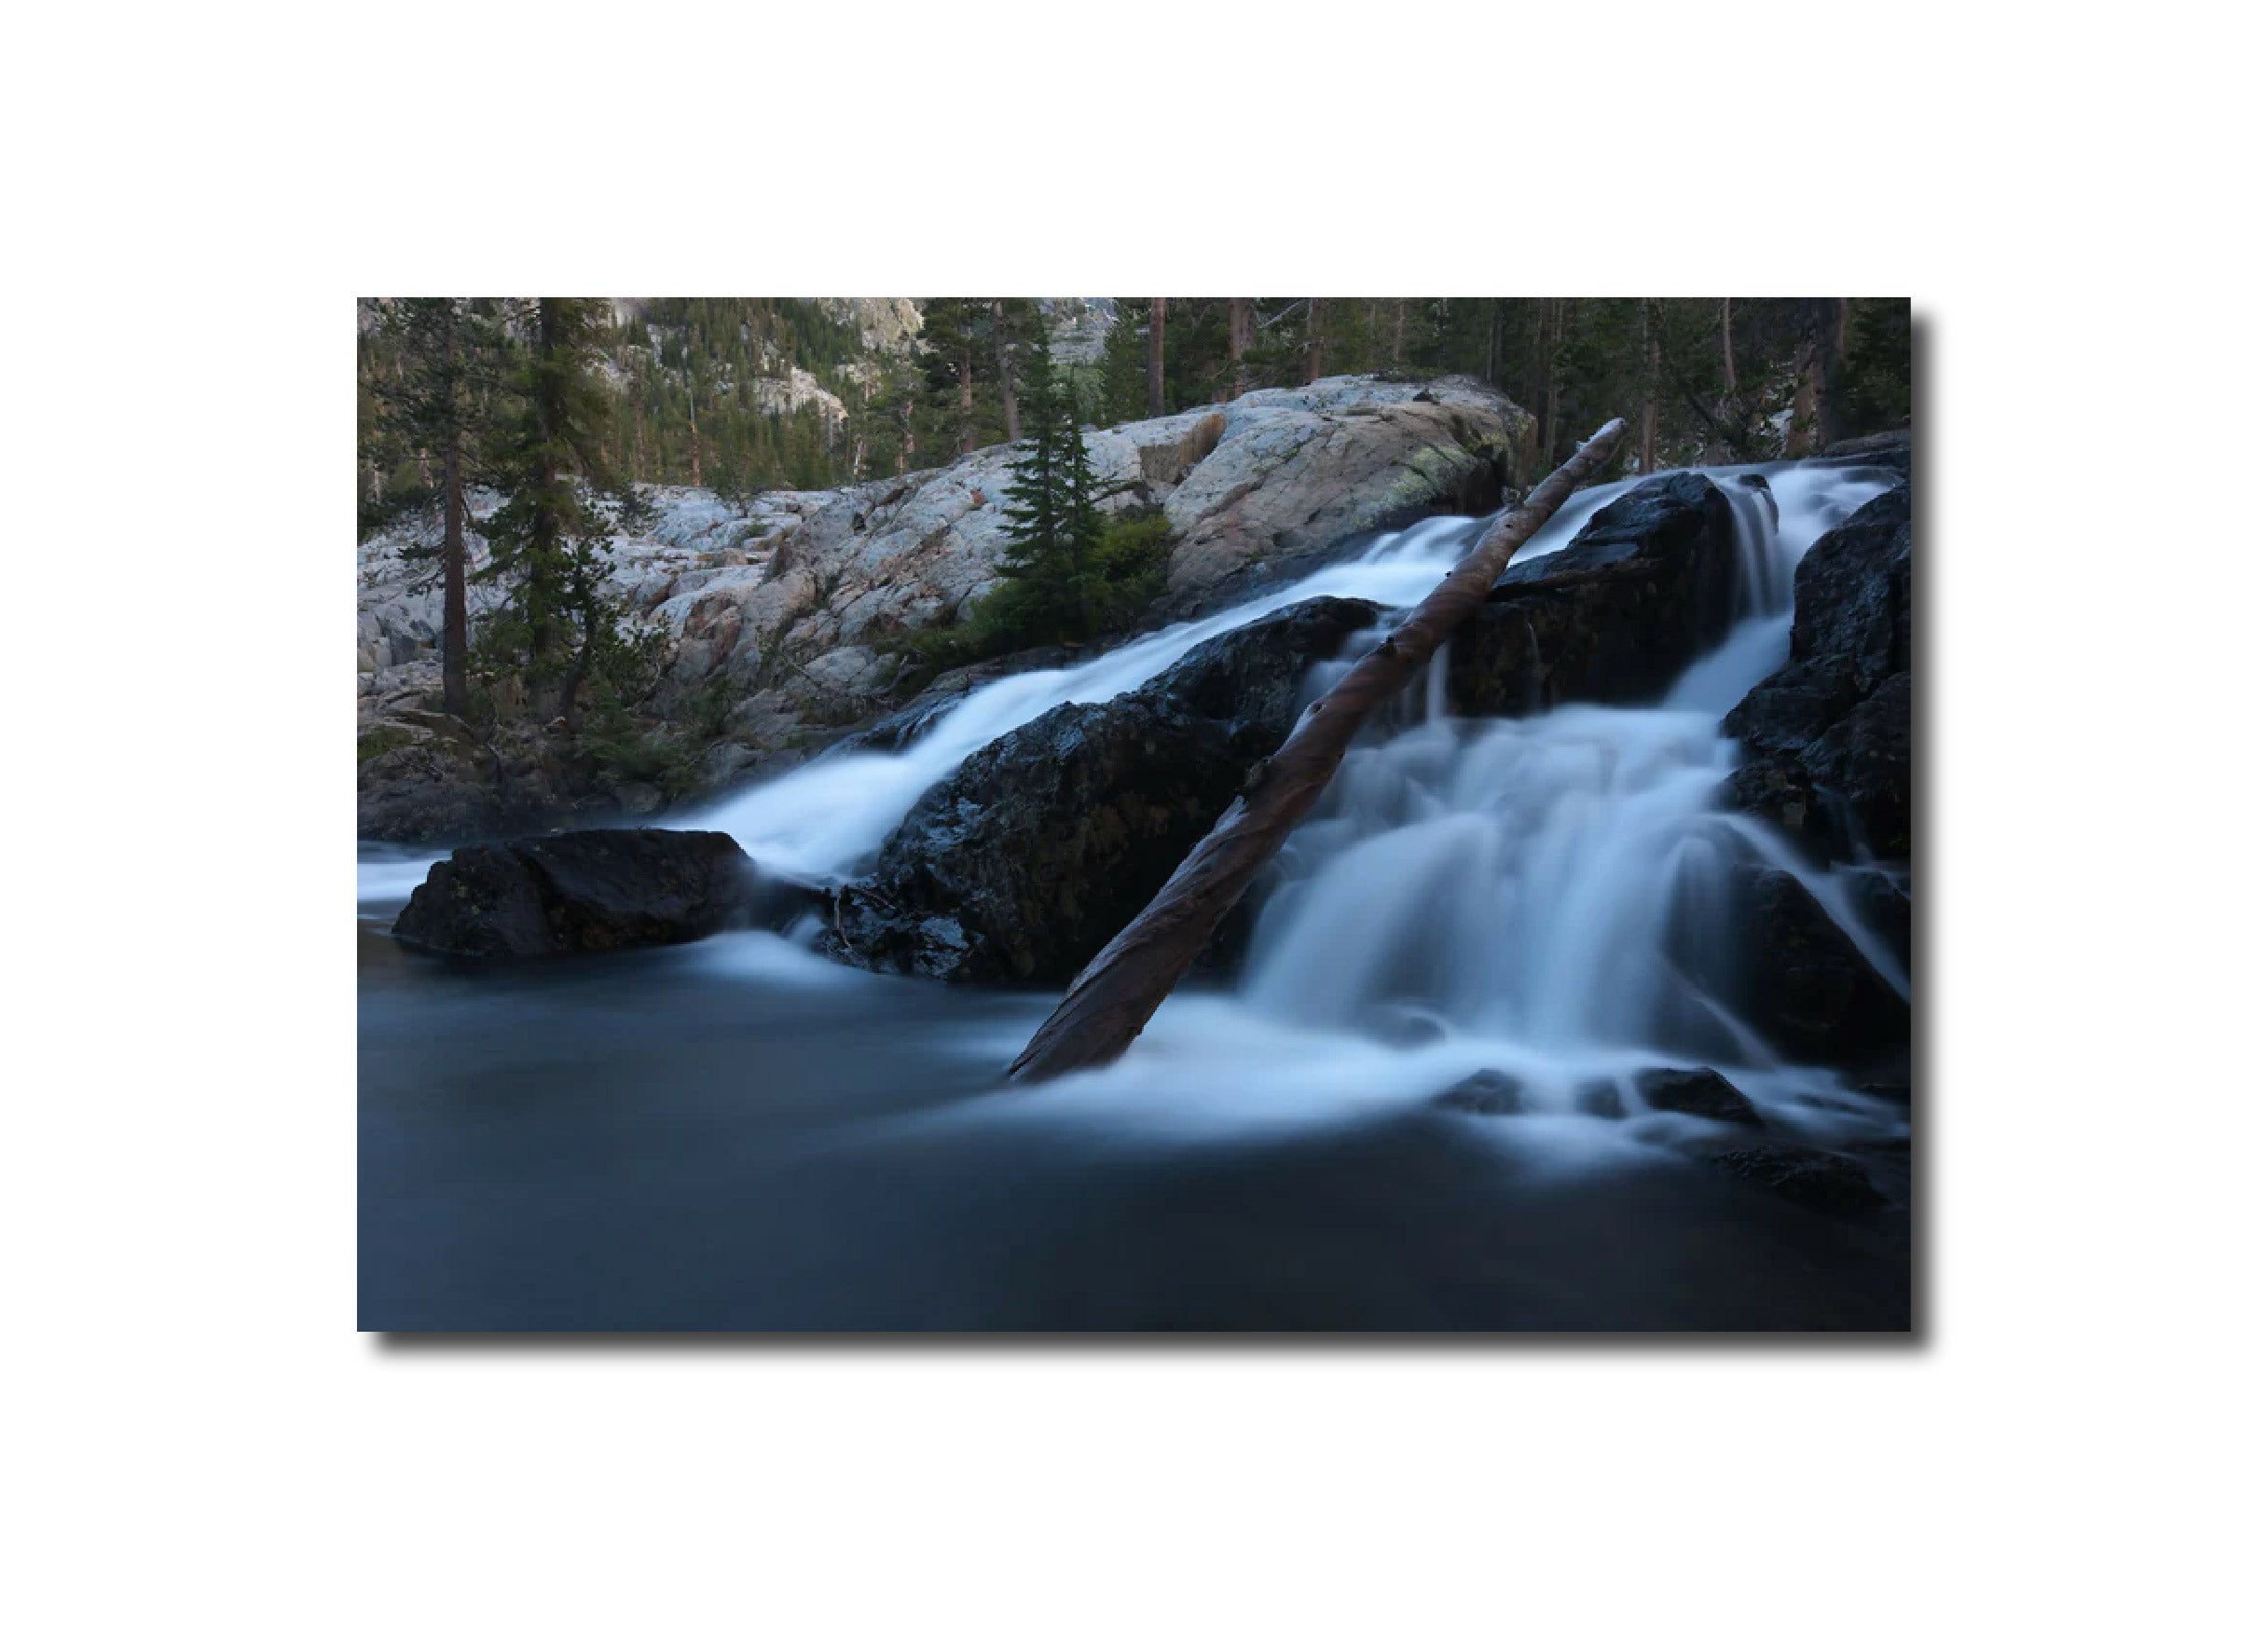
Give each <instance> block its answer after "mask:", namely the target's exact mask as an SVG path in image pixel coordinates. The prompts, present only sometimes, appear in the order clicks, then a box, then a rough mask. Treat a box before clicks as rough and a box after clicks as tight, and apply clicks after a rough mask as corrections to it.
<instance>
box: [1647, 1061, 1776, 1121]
mask: <svg viewBox="0 0 2268 1629" xmlns="http://www.w3.org/2000/svg"><path fill="white" fill-rule="evenodd" d="M1636 1084H1637V1087H1638V1095H1639V1096H1640V1097H1641V1098H1642V1099H1643V1100H1644V1102H1645V1103H1646V1105H1647V1106H1648V1107H1650V1108H1656V1109H1661V1110H1664V1111H1665V1112H1668V1113H1671V1114H1679V1115H1698V1116H1700V1117H1701V1118H1702V1119H1704V1120H1725V1121H1729V1122H1731V1123H1732V1124H1735V1125H1741V1126H1761V1125H1762V1124H1764V1117H1763V1116H1760V1115H1759V1114H1757V1113H1756V1105H1755V1104H1754V1103H1753V1102H1749V1100H1748V1094H1747V1093H1745V1092H1743V1091H1742V1090H1741V1089H1740V1088H1739V1087H1737V1086H1735V1085H1734V1084H1733V1083H1732V1082H1731V1081H1729V1080H1727V1079H1725V1076H1723V1075H1719V1074H1718V1073H1717V1072H1716V1071H1715V1070H1713V1069H1642V1070H1640V1071H1639V1073H1638V1079H1637V1082H1636Z"/></svg>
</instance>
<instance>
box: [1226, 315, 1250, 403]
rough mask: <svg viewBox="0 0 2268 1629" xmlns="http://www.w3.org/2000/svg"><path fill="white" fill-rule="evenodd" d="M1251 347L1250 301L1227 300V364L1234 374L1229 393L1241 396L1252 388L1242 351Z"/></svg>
mask: <svg viewBox="0 0 2268 1629" xmlns="http://www.w3.org/2000/svg"><path fill="white" fill-rule="evenodd" d="M1250 349H1252V302H1251V301H1250V300H1230V302H1229V366H1230V370H1231V372H1232V373H1233V374H1234V376H1235V381H1236V382H1235V385H1234V388H1233V390H1231V392H1230V393H1231V394H1232V395H1235V396H1242V395H1244V393H1245V392H1246V391H1248V390H1251V389H1252V370H1251V369H1250V368H1248V367H1246V366H1245V365H1244V353H1245V352H1246V351H1248V350H1250Z"/></svg>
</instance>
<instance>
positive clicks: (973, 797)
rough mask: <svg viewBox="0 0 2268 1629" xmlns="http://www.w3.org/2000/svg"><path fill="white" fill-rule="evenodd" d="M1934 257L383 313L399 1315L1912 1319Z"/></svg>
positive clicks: (363, 1241)
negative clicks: (1246, 286) (1533, 286)
mask: <svg viewBox="0 0 2268 1629" xmlns="http://www.w3.org/2000/svg"><path fill="white" fill-rule="evenodd" d="M1912 349H1913V339H1912V334H1911V318H1910V312H1909V308H1908V303H1907V302H1906V301H1905V300H1904V299H1895V298H1879V297H1875V298H1864V297H1837V298H1816V299H1810V298H1772V299H1764V298H1754V299H1750V298H1739V297H1686V296H1680V297H1662V298H1643V299H1640V298H1629V299H1625V298H1613V299H1608V298H1579V297H1567V298H1505V299H1434V298H1418V297H1409V298H1398V297H1375V298H1371V297H1352V296H1349V297H1337V298H1320V297H1308V298H1296V297H1288V296H1285V297H1274V298H1250V299H1244V298H1199V297H1183V298H1156V297H1143V298H1099V297H1098V298H1047V297H1037V296H1017V297H997V298H995V297H980V298H951V299H946V298H935V299H930V298H921V299H916V298H786V297H780V298H771V297H763V298H758V297H749V298H703V299H693V298H658V297H653V298H649V297H639V298H629V297H625V298H611V299H587V298H564V297H561V298H548V297H525V298H522V297H495V298H475V297H461V298H369V299H364V300H362V301H359V302H358V305H357V311H356V379H355V390H356V401H357V411H358V439H357V467H356V472H355V476H356V500H357V505H358V514H359V528H358V529H359V537H358V541H357V577H356V600H357V603H356V613H357V619H356V620H357V626H356V638H357V665H358V674H357V722H356V791H357V806H356V817H357V822H358V828H359V829H358V834H357V835H358V838H359V842H358V863H357V900H358V906H357V910H358V935H359V944H360V954H359V992H358V1014H359V1047H360V1068H359V1081H358V1093H359V1148H358V1158H359V1173H358V1174H359V1190H358V1203H359V1217H360V1232H359V1252H360V1259H359V1300H360V1313H361V1322H362V1325H363V1327H364V1328H365V1329H369V1330H378V1331H388V1332H399V1333H402V1334H427V1333H445V1332H447V1333H467V1332H564V1333H583V1332H651V1333H665V1332H747V1333H764V1332H777V1333H827V1334H883V1335H887V1334H969V1333H977V1334H985V1333H997V1334H1050V1335H1060V1334H1075V1335H1110V1334H1124V1333H1150V1332H1180V1333H1188V1334H1222V1333H1242V1334H1252V1333H1265V1334H1290V1333H1313V1334H1323V1333H1395V1334H1444V1333H1609V1332H1615V1333H1623V1332H1627V1333H1650V1334H1665V1333H1691V1332H1778V1331H1870V1332H1902V1331H1906V1330H1908V1329H1910V1328H1911V1326H1912V1322H1913V1304H1914V1284H1913V1279H1914V1274H1913V1261H1914V1257H1915V1251H1914V1240H1915V1238H1916V1234H1917V1228H1916V1222H1915V1217H1916V1211H1917V1186H1918V1184H1917V1180H1916V1170H1917V1159H1916V1154H1915V1148H1914V1142H1913V1118H1914V1107H1913V1105H1914V1096H1915V1090H1914V1088H1915V1072H1914V1064H1913V1057H1914V1046H1913V1041H1914V1017H1913V997H1914V988H1915V983H1914V966H1913V962H1914V958H1913V953H1912V949H1911V946H1912V933H1911V928H1910V922H1911V918H1912V914H1913V908H1912V901H1913V900H1914V897H1915V891H1916V887H1917V877H1916V848H1917V839H1916V835H1915V829H1914V828H1915V826H1916V824H1917V815H1916V810H1915V795H1914V787H1913V777H1912V769H1911V741H1912V729H1913V716H1914V693H1915V687H1916V677H1915V651H1914V646H1915V639H1914V629H1913V623H1914V620H1915V614H1916V613H1915V602H1914V595H1913V574H1912V551H1913V525H1914V506H1913V500H1912V480H1913V468H1912V451H1911V444H1912V425H1913V418H1912V416H1913V413H1914V410H1915V409H1914V404H1913V402H1912V382H1911V376H1912V372H1913V369H1912V362H1911V357H1912Z"/></svg>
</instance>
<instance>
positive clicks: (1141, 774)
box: [823, 599, 1378, 983]
mask: <svg viewBox="0 0 2268 1629" xmlns="http://www.w3.org/2000/svg"><path fill="white" fill-rule="evenodd" d="M1377 614H1378V608H1377V607H1376V606H1373V605H1371V604H1369V603H1368V602H1367V601H1363V600H1349V599H1315V600H1308V601H1305V602H1303V603H1302V604H1299V605H1296V606H1292V607H1289V608H1287V609H1284V610H1281V611H1278V612H1276V613H1275V614H1274V615H1272V616H1269V617H1264V618H1262V619H1261V620H1259V621H1258V622H1256V623H1248V624H1246V625H1245V626H1244V627H1242V628H1238V629H1235V630H1233V631H1231V632H1230V633H1227V634H1223V635H1222V636H1220V637H1218V638H1216V639H1210V640H1207V641H1206V642H1205V643H1204V644H1203V645H1201V646H1199V647H1198V648H1197V649H1196V650H1192V651H1190V652H1189V655H1187V656H1185V657H1183V658H1182V659H1181V661H1180V662H1178V663H1176V664H1175V665H1174V666H1173V667H1171V668H1169V669H1167V670H1166V671H1165V672H1164V673H1161V674H1160V675H1159V676H1158V677H1157V678H1153V679H1151V680H1150V681H1149V682H1148V684H1145V685H1143V686H1141V687H1140V688H1138V689H1136V690H1134V691H1129V692H1128V693H1127V694H1125V695H1122V696H1118V697H1115V698H1113V699H1112V700H1110V701H1108V702H1104V703H1100V704H1096V705H1079V704H1075V703H1067V704H1065V705H1063V706H1059V707H1056V708H1054V709H1052V711H1050V712H1047V713H1044V714H1042V715H1041V716H1040V717H1039V718H1038V719H1033V720H1032V721H1031V722H1030V723H1028V724H1025V725H1024V726H1023V727H1021V728H1020V729H1016V730H1012V731H1010V732H1008V733H1007V734H1006V735H1003V736H1001V737H1000V738H999V739H998V740H997V741H995V742H993V743H991V744H990V745H989V746H985V747H983V748H982V749H981V750H980V751H978V752H976V753H975V754H973V755H972V756H971V757H969V759H968V760H966V761H965V762H963V763H962V765H961V766H960V768H959V769H958V770H957V771H955V773H954V774H953V775H952V776H951V777H950V778H948V779H947V780H945V781H943V782H942V783H941V784H939V785H938V786H935V787H931V788H930V789H929V791H928V793H927V794H926V795H925V796H924V797H923V798H922V800H921V801H920V802H919V803H917V804H915V805H914V809H913V811H912V813H910V814H907V816H906V818H905V820H904V821H903V822H902V823H901V824H900V826H899V828H898V829H897V830H896V831H895V832H893V833H892V834H891V835H890V837H889V839H888V841H887V842H885V843H884V844H883V849H882V856H881V859H880V861H879V863H878V864H877V866H876V868H875V871H874V875H873V879H872V881H871V882H870V883H866V884H863V885H859V886H856V887H852V888H847V889H845V890H844V892H843V894H842V895H841V896H840V910H839V913H838V920H839V927H838V929H837V930H836V931H835V932H834V933H832V934H831V935H830V936H829V938H827V939H826V940H825V941H823V942H824V944H825V947H826V949H827V950H828V951H830V953H832V954H835V955H837V956H839V957H841V958H843V959H845V960H848V961H852V962H855V963H859V964H862V965H868V966H873V967H879V968H884V969H887V970H891V971H897V972H905V973H919V974H923V975H926V976H928V977H932V978H942V979H953V980H956V981H974V982H1010V983H1052V982H1061V981H1063V980H1065V979H1069V978H1071V977H1072V976H1073V975H1074V974H1076V973H1078V972H1079V969H1080V968H1081V967H1083V966H1085V965H1087V963H1088V962H1089V961H1090V960H1091V959H1092V958H1093V955H1094V953H1095V952H1096V951H1100V950H1101V949H1102V948H1103V946H1104V945H1106V944H1107V943H1108V942H1109V941H1110V939H1111V938H1112V936H1114V935H1115V934H1116V933H1117V932H1118V931H1119V929H1120V928H1121V927H1123V926H1125V925H1126V924H1127V923H1128V922H1129V921H1131V920H1133V918H1134V913H1135V912H1136V911H1138V910H1141V908H1142V907H1143V906H1144V905H1146V904H1148V902H1149V900H1150V897H1152V896H1153V895H1154V894H1156V893H1157V891H1158V889H1159V888H1160V887H1161V886H1162V885H1163V884H1164V883H1165V880H1166V878H1167V877H1169V876H1171V875H1172V874H1173V871H1174V868H1175V866H1178V865H1179V864H1180V863H1181V860H1182V857H1183V856H1185V855H1187V854H1188V853H1189V849H1190V848H1191V847H1192V846H1194V845H1195V843H1196V842H1197V841H1198V840H1199V839H1200V838H1202V837H1203V835H1204V834H1205V833H1206V832H1207V831H1209V830H1211V829H1212V828H1213V823H1214V822H1215V821H1216V819H1218V818H1219V816H1220V814H1221V812H1222V811H1223V810H1224V809H1226V808H1227V807H1228V806H1229V804H1230V802H1231V801H1234V799H1235V798H1236V796H1237V794H1238V792H1239V791H1240V790H1241V788H1242V787H1243V786H1244V777H1245V776H1246V774H1248V773H1250V772H1251V770H1252V768H1253V766H1254V765H1255V764H1257V763H1258V762H1259V761H1260V760H1262V759H1264V758H1266V757H1267V756H1268V755H1269V754H1270V753H1271V752H1273V751H1274V750H1275V749H1276V748H1277V747H1278V746H1281V745H1282V744H1283V741H1284V737H1285V735H1287V734H1288V733H1290V731H1291V727H1292V724H1293V723H1294V721H1295V720H1296V719H1297V718H1298V715H1299V691H1300V682H1301V678H1302V677H1303V676H1304V674H1305V673H1306V670H1307V668H1308V666H1309V665H1310V664H1312V663H1313V662H1314V661H1315V660H1316V659H1317V658H1319V657H1324V656H1328V655H1330V654H1332V653H1334V652H1335V651H1337V650H1338V649H1339V647H1340V645H1341V644H1342V643H1344V641H1345V639H1346V637H1347V636H1348V635H1349V634H1350V633H1353V632H1354V630H1356V629H1358V628H1363V627H1367V626H1368V625H1369V624H1370V623H1371V622H1372V621H1373V620H1375V618H1376V616H1377Z"/></svg>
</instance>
